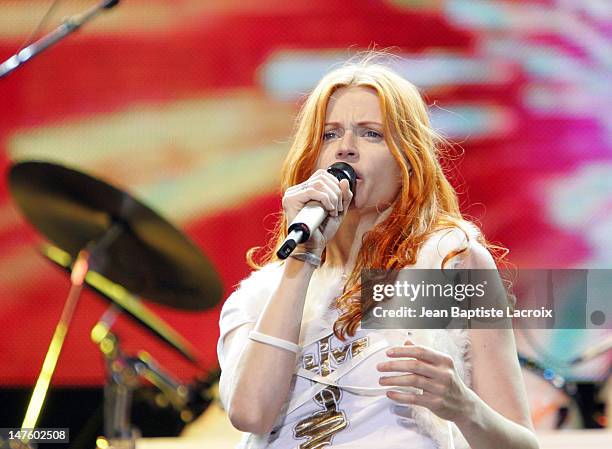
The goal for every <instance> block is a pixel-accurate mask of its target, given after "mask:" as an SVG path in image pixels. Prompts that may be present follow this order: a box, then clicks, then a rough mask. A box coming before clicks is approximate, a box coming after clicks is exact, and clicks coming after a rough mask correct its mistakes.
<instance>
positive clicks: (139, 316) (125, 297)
mask: <svg viewBox="0 0 612 449" xmlns="http://www.w3.org/2000/svg"><path fill="white" fill-rule="evenodd" d="M39 251H40V252H41V254H42V255H43V256H44V257H45V258H47V259H48V260H49V261H51V262H53V264H55V265H56V266H58V267H60V268H63V269H65V270H66V271H67V272H70V271H71V269H72V257H71V256H70V254H68V253H67V252H66V251H64V250H62V249H61V248H58V247H57V246H54V245H51V244H47V243H45V244H43V245H41V246H40V247H39ZM85 283H86V285H87V287H89V288H90V289H91V290H93V291H94V292H96V293H98V294H99V295H100V296H101V297H102V298H104V299H105V300H108V301H110V303H111V304H113V305H114V306H115V307H118V308H119V309H120V310H121V311H122V312H124V313H126V315H127V316H128V317H130V318H132V319H133V320H134V321H135V322H136V323H137V324H138V325H140V326H142V327H143V328H144V329H146V330H147V331H149V332H150V333H152V334H153V335H154V336H155V337H157V338H159V339H160V340H161V341H163V342H164V343H166V344H168V345H169V346H170V347H171V348H173V349H175V350H176V351H178V352H179V354H181V355H182V356H183V357H184V358H185V359H186V360H188V361H189V362H191V363H193V364H194V365H195V366H197V367H199V368H201V369H204V367H202V365H201V362H200V354H199V352H198V350H197V349H196V348H195V347H194V346H193V345H192V344H191V343H190V342H189V341H188V340H186V339H185V338H184V337H183V336H182V335H181V334H179V333H178V332H176V331H175V330H174V329H173V328H172V327H171V326H170V325H169V324H167V323H166V322H165V321H163V320H162V319H161V318H160V317H158V316H157V315H156V314H155V313H154V312H152V311H151V310H150V309H149V308H147V307H146V306H145V305H144V304H143V302H142V301H141V299H140V298H138V297H137V296H135V295H132V294H131V293H130V292H128V291H127V290H126V289H124V288H123V287H122V286H120V285H119V284H115V283H114V282H112V281H110V280H109V279H108V278H106V277H104V276H102V275H101V274H99V273H97V272H95V271H91V270H90V271H89V272H88V273H87V275H86V276H85Z"/></svg>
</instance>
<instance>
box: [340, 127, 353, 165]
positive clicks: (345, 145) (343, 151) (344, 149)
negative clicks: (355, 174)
mask: <svg viewBox="0 0 612 449" xmlns="http://www.w3.org/2000/svg"><path fill="white" fill-rule="evenodd" d="M349 134H352V133H348V132H347V133H345V135H344V138H343V139H342V141H341V142H340V148H338V150H337V151H336V159H337V160H339V161H343V162H349V163H350V162H357V161H358V160H359V151H358V150H357V147H356V145H355V143H354V141H353V139H352V138H351V137H350V136H349Z"/></svg>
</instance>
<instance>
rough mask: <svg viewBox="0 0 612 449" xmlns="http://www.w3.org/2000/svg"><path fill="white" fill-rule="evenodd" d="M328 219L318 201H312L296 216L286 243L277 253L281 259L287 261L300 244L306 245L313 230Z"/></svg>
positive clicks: (290, 226)
mask: <svg viewBox="0 0 612 449" xmlns="http://www.w3.org/2000/svg"><path fill="white" fill-rule="evenodd" d="M325 217H327V211H326V210H325V209H324V208H323V206H321V203H319V202H318V201H310V202H308V203H306V204H305V205H304V207H303V208H302V210H301V211H300V212H299V213H298V214H297V215H296V216H295V218H294V219H293V221H292V222H291V224H290V225H289V229H288V231H289V232H288V234H287V237H286V238H285V241H284V242H283V244H282V245H281V247H280V248H279V250H278V251H277V252H276V255H277V256H278V257H279V258H280V259H286V258H287V257H289V255H290V254H291V253H292V252H293V250H294V249H295V247H296V246H297V245H298V243H304V242H305V241H306V240H308V239H309V238H310V234H311V232H312V231H313V230H315V229H317V228H318V227H319V226H321V223H323V221H324V220H325Z"/></svg>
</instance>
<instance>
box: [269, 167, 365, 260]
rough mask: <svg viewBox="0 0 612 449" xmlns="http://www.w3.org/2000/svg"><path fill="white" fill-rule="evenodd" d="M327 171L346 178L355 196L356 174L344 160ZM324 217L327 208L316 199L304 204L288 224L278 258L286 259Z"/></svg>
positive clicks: (339, 179) (340, 178)
mask: <svg viewBox="0 0 612 449" xmlns="http://www.w3.org/2000/svg"><path fill="white" fill-rule="evenodd" d="M327 172H328V173H331V174H332V175H334V176H335V177H336V179H338V181H342V180H343V179H346V180H348V182H349V187H350V189H351V192H353V196H355V186H356V185H357V175H356V174H355V170H354V169H353V167H351V166H350V165H349V164H347V163H346V162H336V163H335V164H332V165H330V166H329V168H328V169H327ZM326 217H327V210H325V208H324V207H323V206H322V205H321V203H319V202H318V201H310V202H308V203H307V204H305V205H304V207H303V208H302V210H301V211H300V212H299V213H298V214H297V215H296V216H295V218H294V219H293V221H292V222H291V224H289V229H288V234H287V238H285V241H284V242H283V244H282V245H281V247H280V249H279V250H278V251H277V252H276V255H277V256H278V258H279V259H286V258H287V257H289V255H290V254H291V253H292V252H293V250H294V249H295V247H296V246H297V245H298V244H299V243H304V242H305V241H307V240H308V239H309V238H310V234H311V233H312V231H314V230H315V229H317V228H318V227H319V226H321V223H323V221H324V220H325V218H326Z"/></svg>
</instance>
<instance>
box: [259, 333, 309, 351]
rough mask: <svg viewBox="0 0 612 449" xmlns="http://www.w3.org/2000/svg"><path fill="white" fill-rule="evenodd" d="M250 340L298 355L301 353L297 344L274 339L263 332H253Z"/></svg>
mask: <svg viewBox="0 0 612 449" xmlns="http://www.w3.org/2000/svg"><path fill="white" fill-rule="evenodd" d="M249 338H250V339H251V340H254V341H258V342H259V343H265V344H267V345H270V346H275V347H277V348H281V349H285V350H287V351H291V352H294V353H296V354H297V353H298V352H299V351H300V347H299V346H298V345H296V344H295V343H292V342H290V341H287V340H283V339H282V338H277V337H273V336H272V335H266V334H262V333H261V332H257V331H251V332H249Z"/></svg>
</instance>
